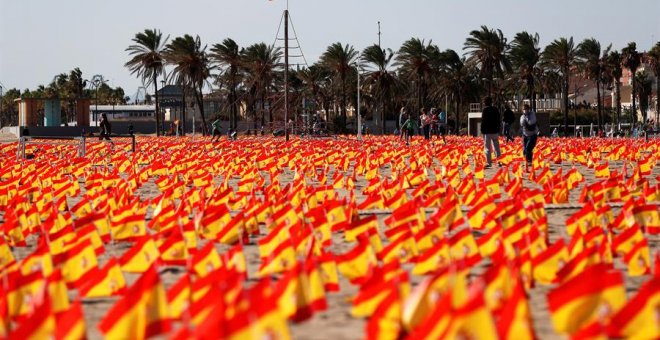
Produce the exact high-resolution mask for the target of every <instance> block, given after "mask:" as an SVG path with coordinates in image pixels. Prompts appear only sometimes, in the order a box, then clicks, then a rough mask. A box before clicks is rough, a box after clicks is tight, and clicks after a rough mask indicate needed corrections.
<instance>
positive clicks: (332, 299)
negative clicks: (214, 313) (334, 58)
mask: <svg viewBox="0 0 660 340" xmlns="http://www.w3.org/2000/svg"><path fill="white" fill-rule="evenodd" d="M562 167H563V171H564V173H566V172H567V171H568V170H570V168H571V165H566V164H565V165H563V166H562ZM620 167H621V164H620V163H619V162H611V163H610V168H611V169H618V168H620ZM558 168H559V166H557V165H552V166H551V170H552V172H553V173H554V172H556V171H557V169H558ZM577 168H578V170H579V171H580V172H581V173H582V174H583V175H584V176H585V180H586V181H585V183H583V184H582V185H580V187H579V188H577V189H574V190H572V191H571V194H570V202H571V204H569V205H565V206H564V207H557V208H556V209H555V208H553V209H547V210H546V213H547V215H548V223H549V233H550V234H549V238H550V242H554V241H556V240H557V239H559V238H563V239H564V240H565V241H566V242H567V243H568V241H569V239H568V235H567V234H566V230H565V221H566V219H567V218H568V217H569V216H570V215H571V214H573V213H575V212H576V211H577V210H578V209H577V208H576V207H575V204H574V203H575V202H577V200H578V197H579V194H580V191H581V189H582V186H583V185H588V184H591V183H593V182H595V181H596V178H595V177H594V171H593V169H588V168H586V167H583V166H578V167H577ZM389 171H390V170H389V168H388V167H386V168H384V169H381V175H383V176H388V175H389ZM496 171H497V169H496V168H494V169H487V170H486V178H491V177H492V176H493V175H494V173H495V172H496ZM658 175H660V168H659V167H656V168H655V169H654V172H653V174H652V175H651V176H649V178H655V177H656V176H658ZM292 179H293V172H291V171H289V170H286V171H285V172H284V174H283V175H282V176H281V177H280V181H281V184H282V185H286V184H287V183H289V182H290V181H291V180H292ZM215 181H216V183H219V179H218V178H216V179H215ZM313 183H315V184H317V185H318V183H317V182H316V181H314V182H313ZM230 184H232V185H234V186H235V184H236V180H232V181H230ZM365 185H366V181H365V180H364V178H363V177H359V181H358V182H357V183H356V190H355V194H356V199H357V202H358V203H359V202H361V201H362V200H363V199H364V197H363V196H362V194H361V193H360V192H361V189H362V188H363V187H364V186H365ZM524 185H525V186H530V187H536V186H537V185H536V184H535V183H532V182H530V181H529V180H528V179H525V180H524ZM81 190H82V192H81V195H82V194H84V187H83V185H82V183H81ZM136 194H137V195H139V196H140V198H141V199H143V200H145V199H152V198H154V197H156V196H158V195H159V194H160V191H159V190H158V188H157V187H156V185H155V184H154V182H153V179H150V180H149V182H148V183H145V184H143V185H142V186H141V187H140V188H139V189H138V190H137V192H136ZM339 194H340V195H345V194H346V192H345V191H343V190H340V192H339ZM504 195H506V194H504ZM77 201H78V198H69V206H72V205H73V204H75V203H76V202H77ZM615 213H618V209H615ZM386 217H387V215H379V221H380V227H381V232H382V231H383V229H384V227H385V225H384V223H383V219H385V218H386ZM264 234H265V228H264V227H263V226H262V235H264ZM648 238H649V246H650V249H651V252H652V254H653V253H655V251H658V250H659V249H660V239H659V238H658V236H649V237H648ZM30 241H31V242H30ZM34 241H35V238H34V237H33V236H31V239H28V242H29V244H30V245H29V246H28V247H25V248H15V249H14V255H15V256H16V258H17V260H21V259H23V258H24V257H25V256H27V255H28V254H29V253H30V252H32V251H33V250H34ZM251 241H252V242H251V244H249V245H246V246H245V248H244V252H245V255H246V259H247V262H248V271H249V277H250V278H251V279H250V281H251V282H254V280H253V279H252V278H254V277H255V273H256V271H257V269H258V267H259V264H260V262H261V261H260V259H259V255H258V249H257V246H256V240H255V239H252V240H251ZM333 241H334V242H333V246H332V247H331V248H330V249H331V250H332V251H333V252H335V253H344V252H346V251H347V250H348V249H350V248H352V245H349V244H347V243H346V242H345V241H344V240H343V235H342V234H340V233H339V234H334V235H333ZM202 244H203V243H202ZM129 247H130V244H129V243H121V242H119V243H111V244H108V245H106V253H105V254H104V255H102V256H100V257H99V261H100V264H104V263H105V262H106V261H107V259H108V257H109V256H114V257H119V256H121V254H123V253H124V252H125V251H126V250H127V249H128V248H129ZM215 247H216V249H217V251H218V252H220V253H222V252H224V251H226V250H227V249H228V248H229V247H228V246H226V245H220V244H216V245H215ZM615 267H616V268H617V269H620V270H621V272H622V273H624V274H625V273H626V270H625V265H624V264H623V263H621V258H616V259H615ZM404 268H407V269H410V266H409V265H406V266H404ZM483 269H484V267H483V263H482V265H481V266H477V268H475V269H474V270H473V275H474V274H475V273H478V272H481V271H483ZM184 271H185V269H184V268H183V267H164V268H161V278H162V280H163V283H164V285H165V286H166V288H169V287H171V286H172V285H173V284H174V283H175V282H176V281H177V280H178V279H179V277H181V275H182V274H183V273H184ZM125 276H126V279H127V282H128V284H129V285H130V284H131V283H133V282H134V281H135V280H136V279H137V278H138V275H135V274H125ZM339 277H340V287H341V289H340V291H339V292H333V293H328V294H327V302H328V309H327V310H326V311H324V312H319V313H317V314H315V315H314V316H313V317H312V319H310V320H308V321H306V322H303V323H300V324H293V323H290V331H291V333H292V336H293V337H294V338H295V339H333V340H340V339H362V338H364V334H365V333H364V329H365V324H366V322H365V320H363V319H355V318H353V317H352V316H351V315H350V306H351V304H350V299H351V297H353V296H354V295H355V294H356V292H357V287H355V286H353V285H351V284H350V283H349V282H348V281H347V280H346V279H344V278H343V277H342V276H341V275H339ZM421 279H422V278H421V277H417V276H412V275H411V282H412V284H413V286H414V285H416V284H418V283H419V282H420V281H421ZM646 279H648V277H640V278H630V277H628V276H627V275H626V277H625V284H626V289H627V293H628V297H629V298H630V297H631V296H632V295H633V294H634V293H635V292H636V291H637V290H638V288H639V286H640V285H641V284H642V283H643V282H644V281H645V280H646ZM553 287H554V286H544V285H536V287H534V288H533V289H531V291H530V293H529V304H530V308H531V311H532V317H533V326H534V331H535V332H536V335H537V336H538V337H539V338H540V339H555V338H562V337H561V336H559V335H558V334H557V333H555V331H554V330H553V326H552V323H551V321H550V314H549V311H548V308H547V300H546V294H547V293H548V292H549V291H550V290H551V289H552V288H553ZM75 295H76V294H75V293H74V292H73V291H70V297H71V298H74V297H75ZM116 300H117V298H103V299H88V300H84V301H83V308H84V316H85V322H86V324H87V335H88V337H89V338H90V339H97V338H100V337H101V334H100V332H99V331H98V329H97V328H96V325H97V324H98V322H99V320H101V318H102V317H103V315H104V314H105V313H106V312H107V311H108V309H109V308H110V307H111V306H112V305H113V304H114V303H115V301H116ZM178 327H179V326H178V325H175V329H176V328H178Z"/></svg>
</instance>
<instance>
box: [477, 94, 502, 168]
mask: <svg viewBox="0 0 660 340" xmlns="http://www.w3.org/2000/svg"><path fill="white" fill-rule="evenodd" d="M481 134H482V135H484V152H485V153H486V163H487V164H486V167H487V168H489V167H491V166H492V160H491V153H492V151H493V150H492V149H494V151H495V157H496V158H500V155H501V152H500V142H499V140H498V138H499V134H500V110H498V109H497V108H496V107H494V106H493V99H492V98H491V97H486V98H484V109H483V111H482V112H481ZM498 164H499V162H498Z"/></svg>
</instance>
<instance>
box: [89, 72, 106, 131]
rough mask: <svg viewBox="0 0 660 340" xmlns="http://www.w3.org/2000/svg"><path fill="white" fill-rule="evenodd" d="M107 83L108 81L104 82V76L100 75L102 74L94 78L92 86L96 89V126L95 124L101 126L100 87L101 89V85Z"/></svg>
mask: <svg viewBox="0 0 660 340" xmlns="http://www.w3.org/2000/svg"><path fill="white" fill-rule="evenodd" d="M105 82H107V80H104V79H103V76H102V75H100V74H96V75H94V76H93V77H92V86H94V88H95V89H96V100H95V103H94V105H95V109H94V124H95V125H96V126H98V125H99V123H98V115H99V87H101V85H102V84H103V83H105Z"/></svg>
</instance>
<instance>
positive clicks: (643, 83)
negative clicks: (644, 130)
mask: <svg viewBox="0 0 660 340" xmlns="http://www.w3.org/2000/svg"><path fill="white" fill-rule="evenodd" d="M635 78H636V79H635V86H636V87H637V89H635V93H637V95H638V96H639V110H640V111H641V112H642V118H643V122H644V124H646V122H647V120H646V118H647V112H648V109H649V106H650V103H649V97H650V96H651V93H653V81H651V79H650V77H649V76H648V74H647V73H646V72H644V71H640V72H637V73H635Z"/></svg>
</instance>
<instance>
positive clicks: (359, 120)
mask: <svg viewBox="0 0 660 340" xmlns="http://www.w3.org/2000/svg"><path fill="white" fill-rule="evenodd" d="M361 58H362V53H360V55H359V56H358V60H357V68H356V69H357V140H359V141H361V140H362V117H361V116H360V59H361Z"/></svg>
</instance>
